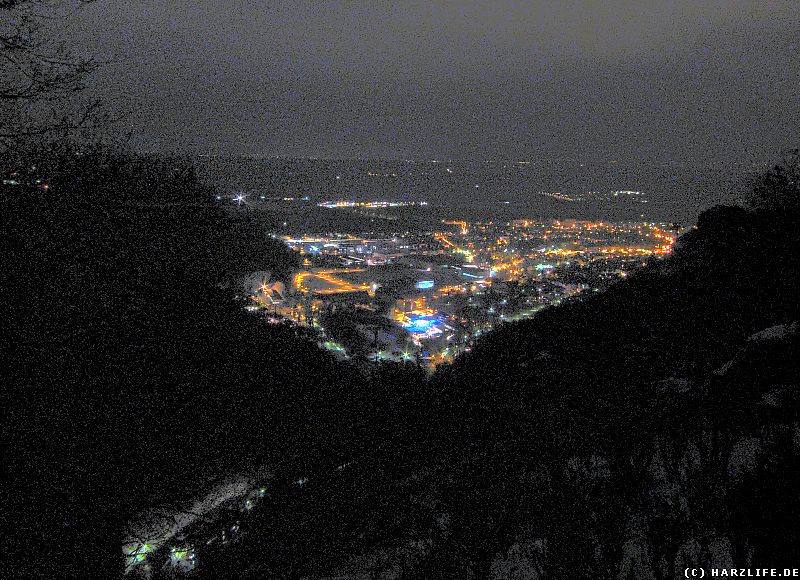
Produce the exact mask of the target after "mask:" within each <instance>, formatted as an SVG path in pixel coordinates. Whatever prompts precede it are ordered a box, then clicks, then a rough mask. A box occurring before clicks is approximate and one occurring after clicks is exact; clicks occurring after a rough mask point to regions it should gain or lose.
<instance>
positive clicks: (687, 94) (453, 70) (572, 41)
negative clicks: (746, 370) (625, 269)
mask: <svg viewBox="0 0 800 580" xmlns="http://www.w3.org/2000/svg"><path fill="white" fill-rule="evenodd" d="M68 30H69V31H70V34H71V35H72V41H73V42H74V44H75V46H76V47H78V49H79V50H80V51H81V52H84V51H85V52H86V53H88V54H92V55H94V56H96V57H97V58H99V59H103V60H109V61H111V62H110V64H108V65H107V66H105V67H104V68H103V70H102V71H101V73H99V74H98V75H97V77H96V79H95V81H94V82H95V89H94V90H96V91H97V92H99V93H100V94H101V96H102V97H103V98H104V100H105V101H106V102H107V104H108V105H109V107H111V108H112V109H123V110H129V111H131V113H132V114H131V117H130V122H129V123H128V125H129V128H130V129H131V130H132V131H133V132H134V134H135V135H136V136H137V141H138V142H139V143H141V144H142V145H145V146H148V147H163V148H167V149H174V148H181V149H183V148H188V149H190V150H193V151H200V152H210V153H249V154H264V155H287V156H289V155H291V156H323V157H384V158H406V157H455V158H499V157H500V158H520V157H531V156H568V157H578V158H581V157H583V158H620V159H625V158H637V159H642V158H644V159H708V160H714V159H718V158H726V159H736V160H746V159H762V158H774V157H775V155H776V152H777V151H779V150H780V149H784V148H786V147H789V146H796V145H797V144H798V141H800V138H799V137H798V133H799V129H800V88H799V87H800V2H798V1H797V0H785V1H784V0H752V1H751V0H740V1H735V0H726V1H713V0H702V1H698V0H686V1H672V2H667V1H663V2H661V1H660V2H648V1H646V0H628V1H619V2H613V1H606V0H597V1H594V2H557V1H543V2H507V1H500V0H494V1H487V2H475V1H463V2H447V3H444V2H431V1H428V2H367V1H366V0H364V1H360V2H346V1H339V2H321V1H309V2H280V1H263V2H261V1H241V0H239V1H236V0H234V1H226V2H222V1H219V0H194V1H192V2H189V1H172V2H170V1H166V0H160V1H144V0H139V1H136V2H123V1H121V0H100V1H99V2H98V3H96V4H94V5H90V6H89V7H87V8H84V9H82V10H80V11H78V12H77V13H76V14H75V15H74V16H73V17H71V18H70V19H69V20H68Z"/></svg>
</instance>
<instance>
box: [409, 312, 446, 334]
mask: <svg viewBox="0 0 800 580" xmlns="http://www.w3.org/2000/svg"><path fill="white" fill-rule="evenodd" d="M442 323H444V317H443V316H442V315H441V314H437V315H433V316H431V315H421V314H420V315H414V316H411V317H410V318H409V319H408V321H406V322H404V323H403V328H405V329H406V330H407V331H409V332H411V333H414V334H437V333H441V332H442V331H441V329H439V328H436V325H437V324H442Z"/></svg>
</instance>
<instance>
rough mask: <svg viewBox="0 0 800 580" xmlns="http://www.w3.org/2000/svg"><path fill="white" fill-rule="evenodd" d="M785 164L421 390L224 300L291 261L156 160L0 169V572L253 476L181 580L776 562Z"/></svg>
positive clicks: (791, 409)
mask: <svg viewBox="0 0 800 580" xmlns="http://www.w3.org/2000/svg"><path fill="white" fill-rule="evenodd" d="M787 159H788V161H785V162H784V164H783V165H780V166H778V167H777V168H776V169H773V170H771V171H770V172H767V173H766V174H763V175H761V176H758V177H756V178H754V184H755V185H754V186H753V195H752V197H751V205H750V206H749V207H732V206H731V207H717V208H714V209H712V210H709V211H707V212H705V213H703V214H702V215H701V216H700V217H699V219H698V223H697V227H696V228H695V229H693V230H691V231H689V232H688V233H687V234H686V235H684V236H683V237H682V238H681V239H680V241H679V243H678V244H677V246H676V249H675V252H674V254H673V255H672V256H671V257H669V258H668V259H666V260H663V261H660V262H658V261H653V262H651V263H650V264H649V265H648V267H646V268H645V269H643V270H641V271H640V272H639V273H637V274H636V275H634V276H632V277H630V278H629V279H627V280H626V281H623V282H620V283H618V284H616V285H614V286H612V287H611V288H610V289H609V290H608V291H607V292H605V293H603V294H600V295H595V296H592V297H590V298H587V299H585V300H579V301H573V302H570V303H568V304H564V305H562V306H560V307H554V308H550V309H547V310H545V311H543V312H542V313H540V314H539V315H538V316H537V317H536V318H534V319H532V320H529V321H526V322H520V323H514V324H508V325H505V326H503V327H502V328H501V329H499V330H497V331H495V332H493V333H491V334H490V335H488V336H486V337H485V338H483V339H482V340H481V341H479V342H478V343H477V345H476V346H475V348H474V349H473V350H472V352H470V353H469V354H467V355H465V356H462V357H460V358H459V359H457V360H456V361H455V363H454V364H452V365H450V366H446V367H441V368H440V369H439V370H438V371H437V373H436V374H435V375H434V376H433V377H432V378H430V379H426V378H425V377H424V373H423V372H422V371H421V370H420V369H419V368H418V367H416V366H415V365H411V364H408V365H398V364H382V365H374V366H372V367H371V369H370V370H369V371H367V372H365V371H363V370H357V369H356V368H355V367H353V366H350V365H348V364H344V363H340V362H337V361H336V360H334V359H333V357H332V356H330V355H328V354H326V353H324V352H322V351H320V350H319V349H318V348H317V346H316V345H315V344H314V341H313V338H312V336H311V335H310V334H309V333H308V332H307V331H304V330H301V329H298V328H297V327H294V326H291V325H289V324H275V325H269V324H265V323H264V321H263V320H262V319H261V318H259V317H258V316H254V315H250V314H248V313H245V312H243V309H242V306H243V303H242V302H241V299H238V298H237V297H236V290H235V284H233V283H232V282H231V281H232V280H235V278H236V276H237V274H238V273H241V272H247V271H250V270H269V271H271V272H273V273H274V275H275V276H277V277H284V278H286V277H288V276H289V274H290V273H291V271H292V270H293V268H294V267H296V266H297V258H296V256H295V255H293V254H292V253H291V252H289V251H288V250H287V249H286V248H285V247H284V246H282V245H281V244H280V243H278V242H277V241H274V240H273V239H272V238H270V236H269V235H268V232H267V231H266V229H265V226H264V224H263V221H261V220H259V219H257V218H255V217H253V216H252V215H251V214H248V213H238V212H237V213H232V212H228V211H226V210H225V209H222V208H220V207H218V206H217V205H214V204H211V203H210V200H211V198H212V197H213V192H211V191H210V190H208V189H207V188H206V187H204V186H203V185H202V184H200V183H199V182H198V180H197V179H196V177H195V176H194V173H193V172H192V171H190V170H189V169H188V166H187V165H186V164H184V163H182V162H181V161H180V160H176V159H172V160H170V159H158V158H154V157H147V156H138V155H133V154H131V153H129V152H126V151H124V150H119V149H115V148H108V147H100V146H97V147H80V148H77V147H63V146H60V147H57V148H52V149H49V150H42V151H41V152H40V154H39V155H38V157H32V158H29V159H26V162H25V164H24V166H23V165H21V164H19V163H16V164H14V165H13V166H11V165H5V166H4V167H3V171H4V172H5V173H8V174H10V173H12V172H13V173H14V174H15V178H14V180H13V181H14V184H11V183H7V184H4V185H3V189H2V194H3V206H4V211H3V216H4V218H3V219H4V227H3V241H4V247H5V248H7V251H6V252H7V255H6V263H7V267H6V268H5V270H4V273H3V276H4V284H3V288H4V294H5V295H6V296H5V297H6V301H5V304H6V310H7V324H6V326H7V328H8V331H9V337H8V339H7V341H6V344H5V345H4V351H5V352H4V356H5V357H6V360H8V361H9V362H10V364H9V365H8V368H9V375H10V381H9V382H8V387H7V389H6V391H5V395H6V403H7V409H8V420H7V422H6V424H5V426H4V431H5V433H4V436H5V437H4V438H5V439H6V441H7V442H8V448H9V449H10V450H11V451H12V452H11V453H9V454H8V455H9V457H8V460H7V463H6V465H7V467H6V469H7V472H8V473H9V474H10V476H11V478H12V479H13V480H14V482H15V487H14V489H13V492H12V493H11V494H9V502H8V507H9V508H10V512H11V521H12V527H11V529H12V530H13V533H14V536H15V539H14V541H13V542H12V544H11V547H10V549H9V555H11V556H13V557H14V558H13V559H14V561H15V562H17V563H19V564H20V569H21V570H23V571H24V573H22V574H21V576H22V577H93V576H99V577H116V576H119V575H121V574H122V569H123V559H122V557H121V551H120V544H121V537H122V534H123V529H124V527H125V525H126V523H127V522H128V520H129V519H130V518H131V517H133V516H135V515H136V514H138V513H140V512H141V511H142V510H143V509H145V508H147V507H150V506H153V505H157V504H164V503H168V502H170V501H179V500H181V499H185V498H186V496H187V494H192V493H198V490H202V489H203V486H204V485H207V484H208V482H209V481H211V480H213V479H214V478H219V477H221V476H224V475H225V474H227V473H233V472H236V471H237V470H241V469H248V468H252V467H253V466H258V465H268V466H269V468H270V470H271V471H272V472H273V473H274V477H273V478H272V479H271V481H270V488H269V494H268V497H267V498H266V499H265V500H264V503H265V505H264V507H263V508H260V509H258V510H253V512H252V513H248V514H242V515H241V519H242V521H241V528H242V531H243V533H242V535H241V538H240V539H239V540H238V541H236V542H232V543H230V545H226V546H224V547H223V548H220V549H214V550H212V549H208V550H200V551H199V566H198V568H197V570H195V571H194V572H192V575H193V576H195V577H197V578H296V577H309V578H320V577H330V576H339V577H348V576H351V577H406V578H485V577H492V578H537V577H554V578H568V577H573V578H581V577H602V578H609V577H618V578H674V577H675V576H676V574H679V572H680V571H681V570H683V569H684V568H685V567H699V566H710V565H718V566H730V567H734V566H735V567H750V566H753V567H756V566H757V567H764V566H766V567H779V566H784V565H786V566H793V565H796V562H797V561H798V555H800V554H798V546H800V543H798V539H799V538H798V537H797V527H796V526H795V525H793V524H794V522H796V521H797V518H798V516H800V505H798V497H800V494H798V491H799V490H798V488H797V483H796V482H795V481H794V473H796V471H797V468H798V467H799V466H798V449H799V448H798V443H797V442H798V438H799V437H800V436H799V435H798V427H797V425H798V402H800V399H798V375H797V368H796V364H795V363H794V362H793V361H794V360H795V359H796V358H797V341H798V337H797V321H798V312H797V308H798V305H797V301H796V300H795V299H794V294H795V293H796V272H797V266H798V263H797V261H798V258H797V253H796V252H795V251H794V248H796V247H797V245H798V241H800V240H798V231H800V230H799V229H798V227H797V226H798V224H797V217H796V215H797V212H796V211H794V212H793V211H791V210H796V209H797V199H798V197H797V193H798V182H797V179H796V175H797V167H796V155H795V156H794V157H792V156H791V155H790V156H789V157H787ZM793 163H794V164H795V165H792V164H793ZM5 289H9V290H10V291H8V292H6V290H5ZM298 481H302V483H300V484H298V483H297V482H298ZM237 517H238V516H237ZM209 525H210V526H213V525H215V523H214V522H210V523H209ZM151 573H152V575H153V577H160V576H165V575H171V574H173V572H171V571H169V569H167V568H165V569H160V568H159V569H154V570H152V571H151ZM10 577H11V576H10Z"/></svg>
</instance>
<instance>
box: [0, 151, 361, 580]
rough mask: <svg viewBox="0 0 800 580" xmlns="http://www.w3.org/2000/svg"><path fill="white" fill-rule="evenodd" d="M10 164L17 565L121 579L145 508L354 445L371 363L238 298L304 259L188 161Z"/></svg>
mask: <svg viewBox="0 0 800 580" xmlns="http://www.w3.org/2000/svg"><path fill="white" fill-rule="evenodd" d="M8 163H9V165H4V167H3V170H4V171H6V172H7V174H8V175H7V177H9V178H8V179H6V182H5V183H4V185H3V190H2V194H3V200H2V203H3V220H4V227H3V238H4V239H3V247H4V249H5V251H6V256H5V258H6V259H5V260H4V263H5V268H4V273H3V275H4V278H5V280H4V284H3V288H4V293H5V295H6V300H5V301H4V303H5V308H6V316H5V317H4V318H5V320H6V322H5V323H4V326H5V327H6V329H7V330H8V332H9V334H8V336H7V339H8V340H7V342H6V343H5V346H4V349H5V350H6V352H5V353H4V356H5V357H7V359H6V360H8V361H12V362H13V364H12V365H10V367H9V370H10V375H11V380H10V381H9V383H8V385H7V388H6V390H5V395H6V403H7V406H6V408H7V409H8V421H7V423H6V425H5V427H4V430H5V434H4V435H5V440H6V441H7V443H8V449H9V450H10V453H9V454H8V460H7V462H6V469H7V472H8V474H9V475H10V476H11V477H12V478H13V480H14V482H15V484H16V485H15V487H14V493H13V495H12V496H10V501H9V502H8V507H10V508H11V512H12V517H13V521H15V522H17V523H16V524H15V527H14V530H15V534H16V536H17V540H16V541H15V542H14V543H13V545H12V549H11V550H10V552H11V554H12V555H15V554H16V553H17V552H19V555H20V557H21V558H22V561H23V563H24V564H23V568H21V569H22V570H25V571H26V572H25V574H23V575H24V576H25V577H37V576H40V575H41V576H42V577H86V575H87V574H88V573H89V571H90V570H93V569H94V570H105V571H106V572H105V577H113V576H115V575H116V572H117V571H121V569H122V568H121V565H122V558H121V557H120V556H121V553H120V545H121V535H122V531H123V528H124V526H125V525H126V524H127V520H128V518H130V517H132V516H133V515H135V514H136V513H137V512H139V511H141V510H142V509H144V508H146V507H149V506H151V505H154V504H157V503H163V502H165V501H169V500H170V499H172V498H180V497H185V496H186V494H187V493H192V492H191V490H193V489H195V487H197V486H198V485H200V484H202V483H203V482H205V481H207V480H209V479H213V478H214V477H218V476H220V475H223V474H225V473H227V472H230V471H231V470H236V469H242V468H247V467H248V466H252V465H262V464H268V465H269V466H270V467H271V468H273V469H280V468H281V467H285V468H287V470H291V471H297V470H301V469H307V466H309V465H318V464H327V463H333V462H334V461H337V460H339V458H338V457H336V456H335V455H336V453H340V454H341V452H342V449H343V448H347V449H352V448H357V445H356V444H353V443H351V439H352V433H354V432H360V431H359V429H360V427H359V425H360V423H361V421H360V420H359V419H358V417H357V416H356V415H357V414H358V412H359V410H360V409H361V407H362V405H360V404H359V403H357V401H358V400H359V398H361V399H363V398H364V397H365V396H368V394H369V391H367V390H366V388H365V381H364V379H363V377H362V376H361V374H359V373H358V372H356V371H355V370H353V369H351V368H350V367H347V366H343V365H341V364H339V363H336V361H335V360H333V358H332V357H331V356H329V355H327V354H325V353H323V352H321V351H320V350H319V349H318V348H317V346H316V344H315V343H314V342H313V341H312V340H309V339H308V338H306V337H305V336H304V334H303V332H301V331H300V330H299V329H296V328H293V327H290V326H286V325H267V324H265V323H264V322H263V320H261V319H259V318H258V317H256V316H253V315H249V314H247V313H245V312H244V311H243V309H242V303H241V302H239V301H237V299H236V296H235V294H236V290H235V280H236V277H237V276H238V275H240V274H241V273H242V272H248V271H251V270H261V271H263V270H266V271H270V272H272V273H273V276H276V277H286V276H288V275H289V274H290V273H291V272H292V270H293V269H294V268H295V267H296V265H297V257H296V255H295V254H294V253H292V252H290V251H289V250H288V249H287V248H286V247H285V246H283V244H281V243H280V242H277V241H274V240H272V239H271V238H270V237H269V236H268V235H267V233H266V232H265V231H263V230H262V229H260V227H259V225H258V223H256V222H253V221H251V220H248V219H247V216H246V215H245V216H242V215H240V214H231V213H226V212H225V211H224V210H221V209H219V208H218V207H214V206H212V205H211V204H209V203H208V200H209V199H210V198H211V197H212V196H211V193H210V192H209V191H208V190H207V189H206V188H205V187H204V186H202V185H200V184H199V183H198V182H197V181H196V179H195V178H194V176H193V174H192V172H191V171H190V170H188V169H187V166H186V165H184V164H183V163H182V162H181V161H180V160H168V159H159V158H153V157H142V156H138V155H133V154H131V153H129V152H126V151H123V150H119V149H115V148H107V147H88V148H87V147H82V148H73V147H63V146H59V147H57V148H54V149H46V150H43V151H41V154H40V155H39V157H38V158H37V157H28V158H26V161H25V164H24V165H23V164H20V163H17V164H15V165H13V166H12V165H10V164H11V163H13V162H12V161H10V160H8ZM232 281H233V282H234V283H233V284H232ZM320 426H322V427H324V429H322V430H319V427H320ZM321 439H324V446H323V445H322V444H321V443H320V440H321ZM323 448H324V451H321V450H322V449H323Z"/></svg>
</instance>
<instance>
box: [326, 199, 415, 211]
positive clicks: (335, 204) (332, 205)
mask: <svg viewBox="0 0 800 580" xmlns="http://www.w3.org/2000/svg"><path fill="white" fill-rule="evenodd" d="M317 205H318V206H319V207H325V208H328V209H337V208H348V207H364V208H368V209H379V208H385V207H411V206H418V205H422V206H425V205H428V202H427V201H386V200H376V201H353V200H349V199H340V200H336V201H321V202H320V203H318V204H317Z"/></svg>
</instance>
